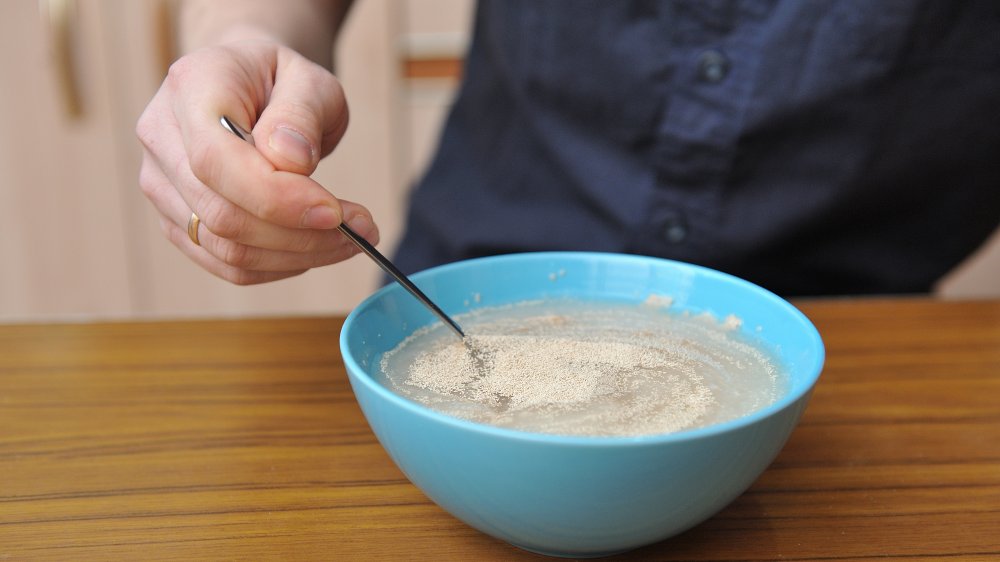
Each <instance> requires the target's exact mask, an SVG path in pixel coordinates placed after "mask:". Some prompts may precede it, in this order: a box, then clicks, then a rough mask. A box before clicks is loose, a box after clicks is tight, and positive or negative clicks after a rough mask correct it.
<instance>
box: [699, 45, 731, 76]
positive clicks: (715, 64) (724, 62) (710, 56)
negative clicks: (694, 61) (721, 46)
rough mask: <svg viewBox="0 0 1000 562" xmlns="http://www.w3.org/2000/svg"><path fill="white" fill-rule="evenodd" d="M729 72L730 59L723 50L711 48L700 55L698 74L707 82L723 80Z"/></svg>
mask: <svg viewBox="0 0 1000 562" xmlns="http://www.w3.org/2000/svg"><path fill="white" fill-rule="evenodd" d="M727 74H729V59H728V58H726V55H724V54H722V52H721V51H716V50H709V51H705V52H703V53H702V54H701V55H699V56H698V76H699V77H700V78H701V79H702V80H704V81H706V82H712V83H715V82H721V81H722V79H723V78H725V77H726V75H727Z"/></svg>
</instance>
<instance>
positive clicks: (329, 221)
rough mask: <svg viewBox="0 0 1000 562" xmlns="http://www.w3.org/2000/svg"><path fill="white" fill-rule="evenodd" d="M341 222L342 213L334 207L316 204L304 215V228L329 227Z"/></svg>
mask: <svg viewBox="0 0 1000 562" xmlns="http://www.w3.org/2000/svg"><path fill="white" fill-rule="evenodd" d="M338 224H340V213H338V212H337V210H336V209H334V208H333V207H328V206H326V205H316V206H315V207H310V208H309V209H308V210H307V211H306V212H305V214H303V215H302V227H303V228H319V229H329V228H335V227H336V226H337V225H338Z"/></svg>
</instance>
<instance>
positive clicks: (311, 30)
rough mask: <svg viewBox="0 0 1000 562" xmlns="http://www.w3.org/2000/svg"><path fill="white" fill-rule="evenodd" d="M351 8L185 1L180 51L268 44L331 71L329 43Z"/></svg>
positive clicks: (329, 0)
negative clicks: (264, 41) (281, 46)
mask: <svg viewBox="0 0 1000 562" xmlns="http://www.w3.org/2000/svg"><path fill="white" fill-rule="evenodd" d="M350 5H351V0H281V1H275V0H184V2H182V4H181V10H180V37H179V40H180V46H181V50H182V51H183V52H185V53H188V52H191V51H193V50H195V49H198V48H201V47H207V46H209V45H217V44H220V43H225V42H229V41H239V40H243V39H268V40H273V41H277V42H279V43H282V44H284V45H287V46H288V47H291V48H293V49H295V50H296V51H298V52H300V53H302V55H304V56H306V57H308V58H309V59H311V60H313V61H314V62H316V63H318V64H321V65H323V66H325V67H326V68H330V66H331V64H332V57H333V43H334V41H335V40H336V37H337V32H338V31H339V29H340V25H341V24H342V23H343V21H344V18H345V17H346V16H347V11H348V9H349V7H350Z"/></svg>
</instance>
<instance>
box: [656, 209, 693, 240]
mask: <svg viewBox="0 0 1000 562" xmlns="http://www.w3.org/2000/svg"><path fill="white" fill-rule="evenodd" d="M662 232H663V238H664V239H666V241H667V242H669V243H671V244H680V243H681V242H683V241H684V240H685V239H686V238H687V237H688V225H687V221H686V220H684V217H683V216H682V215H679V214H675V215H671V216H669V217H667V219H666V220H665V221H663V230H662Z"/></svg>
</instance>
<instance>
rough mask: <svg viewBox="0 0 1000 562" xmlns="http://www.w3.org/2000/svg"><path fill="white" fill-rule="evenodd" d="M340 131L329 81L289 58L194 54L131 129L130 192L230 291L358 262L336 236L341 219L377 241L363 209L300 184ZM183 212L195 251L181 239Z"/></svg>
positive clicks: (336, 89)
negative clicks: (134, 177) (241, 132)
mask: <svg viewBox="0 0 1000 562" xmlns="http://www.w3.org/2000/svg"><path fill="white" fill-rule="evenodd" d="M223 115H225V116H227V117H229V118H230V119H231V120H232V121H234V122H235V123H237V124H239V125H240V126H241V127H243V128H245V129H251V127H252V130H253V137H254V142H255V143H256V147H254V146H251V145H250V144H248V143H246V142H243V141H241V140H240V139H238V138H237V137H236V136H235V135H233V134H232V133H230V132H228V131H227V130H226V129H225V128H224V127H223V126H222V125H221V124H220V123H219V118H220V117H221V116H223ZM258 115H259V118H258ZM347 121H348V111H347V103H346V100H345V99H344V93H343V90H342V88H341V87H340V84H339V83H338V82H337V79H336V78H334V77H333V75H332V74H330V72H329V71H327V70H326V69H324V68H322V67H321V66H319V65H317V64H315V63H313V62H311V61H309V60H308V59H306V58H304V57H303V56H301V55H299V54H298V53H297V52H295V51H294V50H292V49H289V48H287V47H283V46H281V45H278V44H276V43H271V42H266V41H244V42H240V43H231V44H228V45H225V46H218V47H209V48H205V49H201V50H199V51H195V52H193V53H191V54H190V55H187V56H185V57H183V58H181V59H179V60H178V61H177V62H175V63H174V64H173V65H172V66H171V68H170V72H169V73H168V75H167V78H166V79H165V80H164V81H163V84H162V85H161V87H160V89H159V91H158V92H157V93H156V95H155V96H154V97H153V99H152V100H151V101H150V103H149V105H148V106H147V107H146V110H145V111H144V112H143V114H142V116H141V117H140V118H139V122H138V124H137V126H136V134H137V135H138V137H139V139H140V141H141V142H142V145H143V147H144V151H143V162H142V169H141V172H140V175H139V184H140V186H141V187H142V190H143V193H144V194H145V195H146V197H147V198H149V200H150V201H152V203H153V205H154V206H155V207H156V209H157V210H158V211H159V213H160V215H161V220H160V224H161V227H162V229H163V232H164V234H165V235H166V237H167V238H168V239H169V240H170V241H171V242H172V243H173V244H174V245H175V246H177V247H178V248H179V249H180V250H181V251H182V252H184V254H185V255H187V256H188V257H189V258H190V259H191V260H193V261H194V262H195V263H197V264H198V265H200V266H201V267H203V268H204V269H206V270H208V271H209V272H211V273H213V274H215V275H217V276H219V277H221V278H223V279H226V280H228V281H230V282H232V283H236V284H239V285H247V284H253V283H264V282H268V281H274V280H277V279H283V278H286V277H291V276H293V275H298V274H300V273H303V272H305V271H307V270H308V269H310V268H313V267H319V266H323V265H328V264H332V263H336V262H339V261H342V260H345V259H347V258H349V257H351V256H353V255H354V254H356V253H357V252H358V250H357V249H356V248H355V246H354V245H353V244H352V243H350V241H348V240H347V239H346V238H345V237H344V236H343V235H342V234H341V233H340V232H339V231H337V230H336V227H337V225H339V224H340V222H341V220H345V221H346V222H347V224H348V225H349V226H350V227H351V228H352V229H353V230H354V231H355V232H357V233H358V234H360V235H361V236H363V237H365V239H367V240H368V241H369V242H371V243H372V244H375V243H377V242H378V229H377V227H376V226H375V223H374V221H373V220H372V217H371V213H369V212H368V210H367V209H365V208H364V207H362V206H360V205H357V204H354V203H350V202H348V201H340V200H338V199H337V198H336V197H334V196H333V195H332V194H330V193H329V192H328V191H327V190H326V189H324V188H323V187H322V186H320V185H319V184H318V183H316V182H315V181H313V180H312V179H310V178H309V177H308V176H309V174H311V173H312V172H313V171H314V170H315V169H316V165H317V164H318V163H319V160H320V158H322V157H324V156H326V155H327V154H329V153H330V152H331V151H332V150H333V149H334V147H335V146H336V145H337V143H338V142H339V141H340V139H341V137H342V136H343V135H344V131H345V130H346V128H347ZM192 212H193V213H195V214H196V215H197V216H198V218H199V219H200V223H201V226H200V228H199V229H198V237H197V238H198V241H199V242H200V245H199V244H195V243H194V241H193V240H192V239H191V238H189V236H188V234H187V227H188V221H189V219H190V218H191V213H192Z"/></svg>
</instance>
